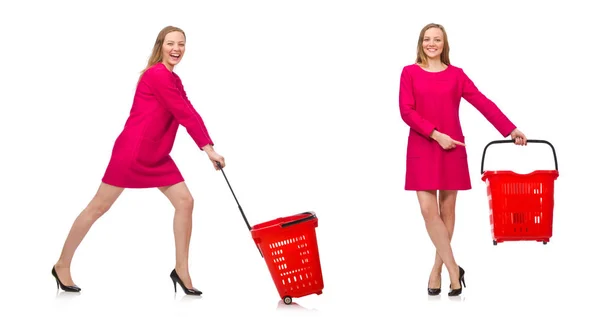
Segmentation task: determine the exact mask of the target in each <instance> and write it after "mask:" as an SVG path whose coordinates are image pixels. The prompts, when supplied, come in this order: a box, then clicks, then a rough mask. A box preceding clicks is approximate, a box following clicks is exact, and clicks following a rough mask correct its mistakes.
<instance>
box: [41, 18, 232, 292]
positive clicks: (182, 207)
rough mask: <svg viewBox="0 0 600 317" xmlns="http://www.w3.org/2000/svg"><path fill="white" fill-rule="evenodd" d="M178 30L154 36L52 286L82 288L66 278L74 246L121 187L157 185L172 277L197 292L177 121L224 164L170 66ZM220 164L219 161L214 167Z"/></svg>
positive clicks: (180, 42)
mask: <svg viewBox="0 0 600 317" xmlns="http://www.w3.org/2000/svg"><path fill="white" fill-rule="evenodd" d="M185 43H186V36H185V33H184V32H183V30H181V29H179V28H177V27H172V26H168V27H165V28H164V29H163V30H161V31H160V33H159V34H158V36H157V38H156V42H155V44H154V48H153V50H152V55H151V57H150V59H149V60H148V66H147V67H146V69H144V71H142V74H141V75H140V78H139V81H138V84H137V89H136V92H135V96H134V100H133V106H132V108H131V112H130V115H129V118H128V119H127V122H126V123H125V127H124V128H123V131H122V132H121V134H120V135H119V137H118V138H117V139H116V141H115V144H114V147H113V151H112V156H111V159H110V162H109V163H108V167H107V168H106V172H105V174H104V177H103V178H102V181H101V183H100V187H99V189H98V191H97V192H96V194H95V196H94V197H93V199H92V200H91V201H90V203H89V204H88V205H87V207H86V208H85V209H84V210H83V211H82V212H81V214H80V215H79V216H78V217H77V219H75V222H74V223H73V226H72V227H71V230H70V232H69V235H68V236H67V239H66V241H65V244H64V247H63V249H62V253H61V255H60V258H59V259H58V261H57V262H56V264H55V265H54V266H53V268H52V275H53V276H54V277H55V279H56V283H57V286H60V287H61V288H62V289H63V290H64V291H69V292H79V291H80V290H81V289H80V288H79V287H78V286H77V285H76V284H75V283H74V282H73V280H72V278H71V272H70V266H71V260H72V258H73V255H74V253H75V250H76V249H77V247H78V246H79V244H80V243H81V241H82V240H83V238H84V237H85V235H86V234H87V232H88V231H89V229H90V228H91V226H92V225H93V224H94V222H95V221H96V220H98V218H100V217H101V216H102V215H103V214H104V213H106V212H107V211H108V210H109V209H110V207H111V206H112V205H113V203H114V202H115V201H116V200H117V198H118V197H119V196H120V195H121V193H122V192H123V190H124V189H125V188H158V189H159V190H160V191H161V192H162V193H163V194H164V195H165V196H166V197H167V198H168V199H169V201H170V202H171V203H172V204H173V207H174V208H175V215H174V219H173V231H174V236H175V249H176V250H175V253H176V256H175V268H174V269H173V271H172V272H171V275H170V277H171V279H172V280H173V284H174V286H175V291H177V287H176V284H175V283H179V285H180V287H181V288H182V289H183V290H184V292H185V293H186V294H188V295H201V294H202V292H201V291H199V290H198V289H196V288H194V286H193V284H192V280H191V278H190V274H189V270H188V252H189V244H190V237H191V232H192V209H193V205H194V200H193V198H192V195H191V193H190V191H189V190H188V188H187V186H186V184H185V181H184V179H183V177H182V175H181V173H180V172H179V169H178V168H177V165H175V162H174V161H173V159H172V158H171V156H170V152H171V149H172V147H173V144H174V141H175V136H176V133H177V129H178V127H179V125H182V126H183V127H185V128H186V130H187V132H188V133H189V135H190V136H191V137H192V139H193V140H194V142H195V143H196V144H197V145H198V147H199V148H200V149H201V150H202V151H204V152H205V153H206V154H207V155H208V158H209V159H210V161H211V162H212V164H213V166H214V168H215V169H217V170H218V169H219V168H220V167H221V168H223V167H225V161H224V158H223V157H222V156H221V155H219V154H218V153H217V152H215V150H214V149H213V145H214V144H213V141H212V139H211V138H210V136H209V134H208V131H207V129H206V127H205V125H204V121H203V120H202V117H201V116H200V115H199V114H198V112H197V111H196V110H195V109H194V107H193V106H192V104H191V103H190V101H189V100H188V98H187V95H186V92H185V90H184V88H183V85H182V83H181V79H180V78H179V76H178V75H177V74H175V73H174V72H173V68H174V67H175V65H177V64H179V62H180V61H181V59H182V58H183V55H184V53H185ZM219 165H220V167H219Z"/></svg>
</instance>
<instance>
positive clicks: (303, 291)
mask: <svg viewBox="0 0 600 317" xmlns="http://www.w3.org/2000/svg"><path fill="white" fill-rule="evenodd" d="M217 164H218V163H217ZM218 166H219V168H220V169H221V172H222V173H223V176H224V177H225V181H226V182H227V185H228V186H229V189H230V190H231V193H232V194H233V198H234V199H235V201H236V203H237V205H238V208H239V210H240V213H241V214H242V217H243V218H244V221H245V223H246V226H247V227H248V230H250V233H251V236H252V239H253V240H254V243H255V244H256V246H257V247H258V250H259V252H260V254H261V256H262V257H263V258H264V260H265V262H266V264H267V268H268V269H269V272H270V274H271V278H272V280H273V282H274V283H275V286H276V288H277V292H278V293H279V296H280V298H281V299H282V300H283V302H284V303H285V304H286V305H290V304H292V298H299V297H304V296H308V295H311V294H316V295H321V294H322V292H323V274H322V271H321V260H320V257H319V247H318V243H317V236H316V228H317V226H318V218H317V215H316V214H315V213H314V212H303V213H299V214H295V215H292V216H287V217H280V218H277V219H274V220H270V221H266V222H263V223H260V224H257V225H255V226H253V227H252V226H250V224H249V223H248V219H247V218H246V215H245V214H244V211H243V210H242V207H241V206H240V203H239V202H238V200H237V197H236V196H235V193H234V192H233V189H232V188H231V185H230V184H229V180H228V179H227V176H225V172H224V171H223V169H222V168H221V165H220V164H218Z"/></svg>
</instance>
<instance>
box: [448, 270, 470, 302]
mask: <svg viewBox="0 0 600 317" xmlns="http://www.w3.org/2000/svg"><path fill="white" fill-rule="evenodd" d="M461 284H462V286H461ZM458 286H460V288H458V289H453V288H451V289H450V292H448V296H458V295H460V294H461V293H462V288H463V286H464V287H467V284H466V283H465V270H463V268H462V267H460V266H458Z"/></svg>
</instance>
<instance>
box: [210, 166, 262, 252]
mask: <svg viewBox="0 0 600 317" xmlns="http://www.w3.org/2000/svg"><path fill="white" fill-rule="evenodd" d="M217 166H218V167H219V169H220V170H221V173H222V174H223V177H224V178H225V181H226V182H227V186H229V190H230V191H231V194H232V195H233V198H234V199H235V202H236V204H237V206H238V209H239V210H240V213H241V214H242V218H244V222H245V223H246V227H247V228H248V231H252V226H250V223H249V222H248V219H247V218H246V214H245V213H244V210H243V209H242V206H240V203H239V201H238V199H237V197H236V196H235V193H234V192H233V188H231V184H229V180H228V179H227V176H226V175H225V171H223V167H222V166H221V163H219V162H217ZM256 247H257V248H258V252H259V253H260V256H261V257H264V256H263V254H262V251H261V250H260V248H259V247H258V245H257V246H256Z"/></svg>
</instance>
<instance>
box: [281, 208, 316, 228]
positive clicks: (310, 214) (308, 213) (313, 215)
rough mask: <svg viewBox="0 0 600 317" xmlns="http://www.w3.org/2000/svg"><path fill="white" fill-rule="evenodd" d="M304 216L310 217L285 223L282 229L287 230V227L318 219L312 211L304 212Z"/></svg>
mask: <svg viewBox="0 0 600 317" xmlns="http://www.w3.org/2000/svg"><path fill="white" fill-rule="evenodd" d="M302 214H305V215H308V217H304V218H302V219H297V220H293V221H288V222H285V223H283V224H281V227H282V228H285V227H289V226H293V225H297V224H299V223H302V222H305V221H309V220H311V219H314V218H316V217H317V215H316V214H315V213H314V212H312V211H307V212H303V213H302Z"/></svg>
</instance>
